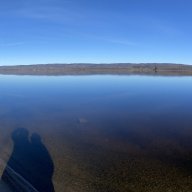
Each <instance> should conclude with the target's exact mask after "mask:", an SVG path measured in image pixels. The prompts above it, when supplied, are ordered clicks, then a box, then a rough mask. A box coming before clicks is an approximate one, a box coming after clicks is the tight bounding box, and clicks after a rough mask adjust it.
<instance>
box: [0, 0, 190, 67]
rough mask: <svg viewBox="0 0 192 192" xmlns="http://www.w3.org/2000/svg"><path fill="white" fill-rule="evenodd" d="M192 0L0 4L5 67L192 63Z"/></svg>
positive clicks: (9, 0) (13, 0)
mask: <svg viewBox="0 0 192 192" xmlns="http://www.w3.org/2000/svg"><path fill="white" fill-rule="evenodd" d="M191 10H192V1H191V0H6V1H4V0H0V65H15V64H36V63H79V62H86V63H88V62H94V63H111V62H135V63H139V62H172V63H186V64H192V53H191V51H192V35H191V34H192V24H191V21H192V11H191Z"/></svg>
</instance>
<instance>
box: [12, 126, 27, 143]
mask: <svg viewBox="0 0 192 192" xmlns="http://www.w3.org/2000/svg"><path fill="white" fill-rule="evenodd" d="M11 138H12V140H13V141H14V142H25V141H28V139H29V131H28V130H27V129H25V128H17V129H16V130H14V131H13V133H12V135H11Z"/></svg>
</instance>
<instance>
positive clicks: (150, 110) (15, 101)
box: [0, 75, 192, 192]
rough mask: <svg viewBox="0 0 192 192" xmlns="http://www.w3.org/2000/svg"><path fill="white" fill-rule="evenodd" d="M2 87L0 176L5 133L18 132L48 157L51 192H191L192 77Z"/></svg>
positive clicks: (74, 79)
mask: <svg viewBox="0 0 192 192" xmlns="http://www.w3.org/2000/svg"><path fill="white" fill-rule="evenodd" d="M0 82H1V83H0V90H1V92H0V132H1V134H0V145H1V146H0V156H1V159H3V161H4V163H5V164H4V165H1V167H2V168H1V169H2V171H1V172H2V173H1V174H3V168H5V166H6V163H7V162H8V160H9V159H10V157H12V156H11V155H12V149H13V148H14V142H13V141H12V139H11V134H12V133H13V132H14V131H15V130H17V128H21V127H22V128H24V129H26V130H28V132H29V135H33V134H34V133H37V134H38V135H39V136H40V138H41V141H42V142H43V143H42V145H44V146H45V147H46V150H47V151H48V152H49V153H50V157H51V158H52V160H51V161H53V164H54V175H53V179H52V180H53V185H54V187H55V191H63V189H65V191H80V192H81V191H106V188H107V189H108V190H109V191H150V190H156V191H162V190H165V191H168V190H170V189H173V188H174V187H175V186H177V188H178V189H181V190H183V191H188V190H189V189H190V188H191V187H192V180H191V179H190V177H189V176H191V175H192V136H191V135H192V120H191V116H192V110H191V109H192V102H191V98H192V78H191V77H158V76H156V77H154V76H110V75H102V76H99V75H94V76H63V77H60V76H58V77H47V76H42V77H40V76H0ZM33 166H35V165H33ZM173 178H174V179H173ZM138 181H139V182H138ZM157 182H158V184H155V183H157Z"/></svg>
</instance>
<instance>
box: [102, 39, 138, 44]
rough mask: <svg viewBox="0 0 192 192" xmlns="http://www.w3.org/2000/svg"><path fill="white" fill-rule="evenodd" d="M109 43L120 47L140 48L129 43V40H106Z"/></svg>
mask: <svg viewBox="0 0 192 192" xmlns="http://www.w3.org/2000/svg"><path fill="white" fill-rule="evenodd" d="M105 40H106V41H107V42H110V43H114V44H120V45H128V46H138V43H136V42H132V41H128V40H121V39H105Z"/></svg>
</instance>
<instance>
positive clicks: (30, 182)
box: [2, 128, 54, 192]
mask: <svg viewBox="0 0 192 192" xmlns="http://www.w3.org/2000/svg"><path fill="white" fill-rule="evenodd" d="M12 140H13V143H14V148H13V152H12V154H11V156H10V159H9V161H8V163H7V166H6V168H5V170H4V173H3V175H2V180H3V181H4V182H5V183H7V184H8V185H9V186H10V187H11V188H12V189H13V190H14V191H15V192H21V191H34V192H36V191H38V192H45V191H46V192H54V186H53V183H52V176H53V172H54V165H53V161H52V159H51V156H50V154H49V152H48V150H47V149H46V147H45V146H44V145H43V143H42V141H41V137H40V136H39V135H38V134H37V133H33V134H32V135H31V137H30V138H29V132H28V130H27V129H25V128H17V129H16V130H14V131H13V133H12Z"/></svg>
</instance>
